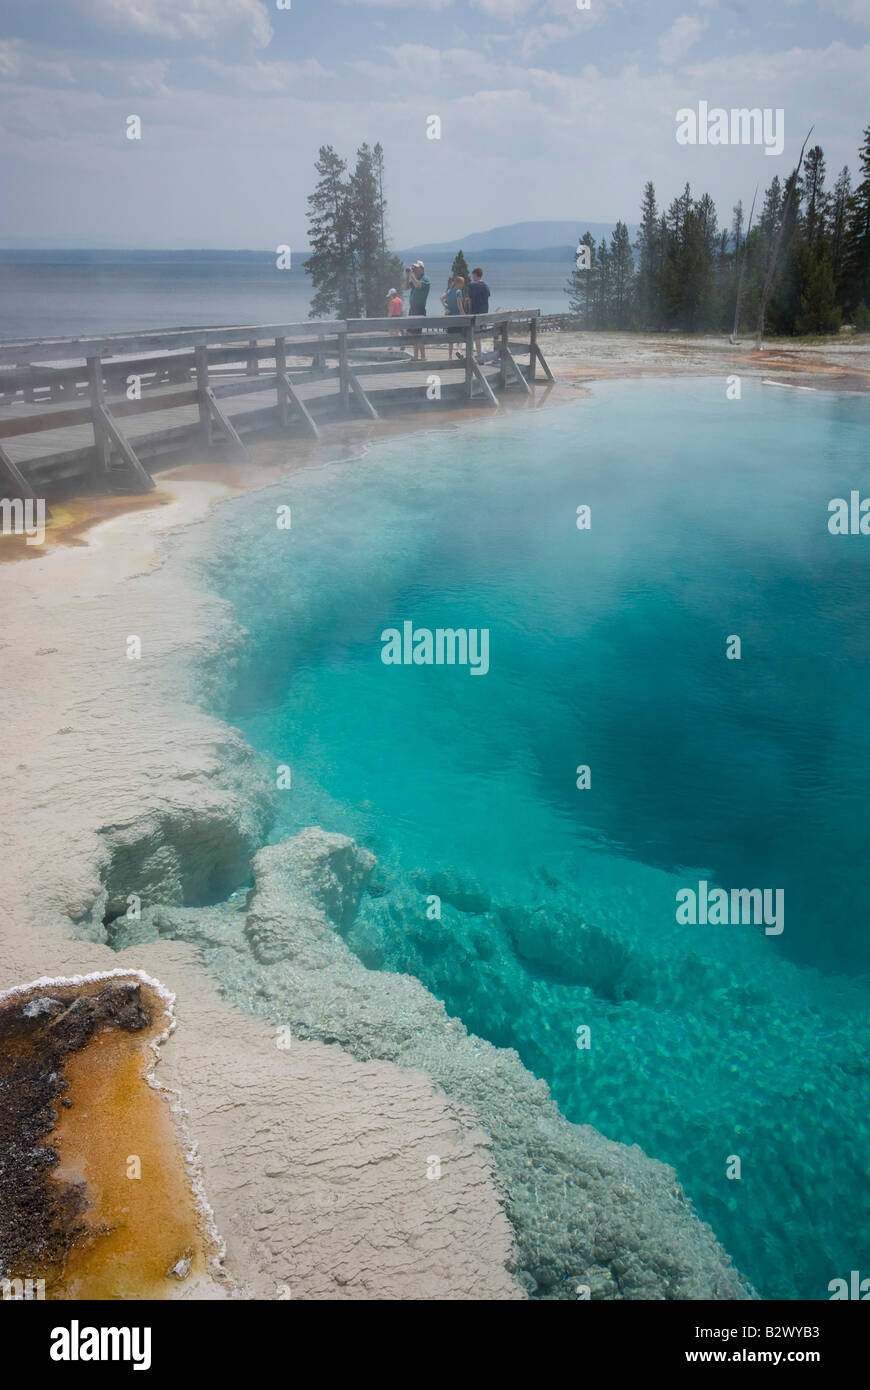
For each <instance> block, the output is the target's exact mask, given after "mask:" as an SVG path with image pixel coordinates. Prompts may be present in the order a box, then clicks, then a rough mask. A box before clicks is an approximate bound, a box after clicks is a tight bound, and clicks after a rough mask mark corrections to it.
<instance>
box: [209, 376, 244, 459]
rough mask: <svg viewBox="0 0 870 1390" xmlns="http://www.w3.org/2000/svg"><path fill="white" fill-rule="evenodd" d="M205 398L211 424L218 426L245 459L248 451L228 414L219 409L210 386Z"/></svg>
mask: <svg viewBox="0 0 870 1390" xmlns="http://www.w3.org/2000/svg"><path fill="white" fill-rule="evenodd" d="M205 399H206V404H207V406H208V410H209V415H210V417H211V422H212V424H217V426H218V428H219V429H220V430H221V431H222V433H223V435H224V438H225V439H228V440H229V441H230V443H231V444H235V446H236V449H237V450H238V452H239V453H240V454H241V456H242V458H245V459H246V458H247V457H248V451H247V449H246V448H245V446H244V444H243V443H242V441H241V439H240V438H239V436H238V434H237V433H236V429H235V426H234V425H233V422H232V420H231V419H230V417H229V415H225V414H224V412H223V411H222V410H221V408H220V406H219V405H218V402H217V398H216V396H215V393H214V391H213V390H212V389H211V387H210V386H208V387H206V392H205Z"/></svg>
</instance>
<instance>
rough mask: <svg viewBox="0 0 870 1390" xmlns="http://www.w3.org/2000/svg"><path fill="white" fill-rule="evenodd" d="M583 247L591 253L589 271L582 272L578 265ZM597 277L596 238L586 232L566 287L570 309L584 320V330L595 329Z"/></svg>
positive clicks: (578, 248)
mask: <svg viewBox="0 0 870 1390" xmlns="http://www.w3.org/2000/svg"><path fill="white" fill-rule="evenodd" d="M583 247H585V249H586V251H587V252H588V253H589V254H588V257H587V258H586V259H588V262H589V265H588V269H585V270H581V268H580V266H579V265H578V264H577V262H578V261H579V260H580V254H579V253H580V250H581V248H583ZM597 276H598V262H597V260H596V256H595V238H594V237H593V236H592V234H591V232H584V233H583V235H582V237H581V238H580V244H579V245H578V247H577V255H576V256H575V258H574V269H573V271H572V272H571V277H570V279H569V281H568V283H567V285H566V286H565V293H566V294H568V295H569V296H570V298H569V300H568V307H569V309H570V310H571V313H572V314H577V315H578V316H579V317H580V318H582V320H583V327H584V328H592V327H594V323H595V301H596V283H595V282H596V279H597Z"/></svg>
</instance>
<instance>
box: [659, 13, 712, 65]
mask: <svg viewBox="0 0 870 1390" xmlns="http://www.w3.org/2000/svg"><path fill="white" fill-rule="evenodd" d="M707 23H708V21H707V20H706V19H698V18H697V16H696V15H690V14H684V15H680V17H679V19H675V20H674V22H673V24H672V25H671V27H670V29H668V30H667V31H666V32H665V33H664V34H662V36H661V38H660V39H659V42H658V49H659V57H660V58H661V60H662V62H663V63H677V62H679V60H680V59H681V58H685V56H686V54H687V53H688V51H689V49H690V48H693V47H694V46H695V44H696V43H697V42H698V40H699V38H700V37H701V35H702V34H703V32H704V30H705V29H706V28H707Z"/></svg>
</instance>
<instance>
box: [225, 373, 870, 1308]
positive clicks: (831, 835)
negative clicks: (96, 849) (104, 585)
mask: <svg viewBox="0 0 870 1390" xmlns="http://www.w3.org/2000/svg"><path fill="white" fill-rule="evenodd" d="M868 425H870V402H868V401H867V400H866V399H862V398H857V397H853V396H845V395H837V394H833V393H822V392H819V393H817V394H812V393H803V392H793V391H784V390H783V391H778V390H775V389H772V388H766V387H763V386H762V385H760V384H754V383H746V382H744V398H743V400H742V401H741V402H728V401H726V399H725V391H724V382H723V381H722V380H719V379H717V380H715V381H712V380H694V381H689V382H686V381H681V382H669V381H653V382H630V383H629V382H624V383H623V382H620V383H609V384H602V385H599V386H596V388H595V390H594V394H593V395H591V396H590V397H589V398H587V399H584V400H583V401H581V402H578V403H577V404H576V405H573V406H566V407H564V408H559V409H553V410H548V411H543V412H542V411H537V412H531V411H525V412H518V413H505V414H503V415H502V416H501V417H500V418H488V419H484V420H474V421H470V422H469V423H468V425H466V426H462V427H461V428H457V429H455V430H452V429H451V430H440V431H437V432H432V433H430V434H426V435H425V436H419V435H418V436H415V437H414V438H412V439H407V438H406V439H399V440H396V441H392V442H388V443H384V444H379V445H378V446H377V448H376V449H375V450H374V451H373V452H372V453H370V454H369V455H368V456H366V457H365V458H364V459H361V460H356V461H354V462H352V463H349V464H343V465H339V466H332V467H329V468H325V469H320V470H312V471H308V472H305V473H302V474H297V475H295V476H293V477H292V478H288V479H287V481H286V482H285V483H283V484H282V485H281V486H280V487H279V488H277V489H270V490H269V491H268V492H264V493H260V494H257V495H256V496H249V497H247V498H245V499H243V500H241V501H238V502H235V503H233V504H232V506H231V507H229V508H227V509H224V510H223V511H222V512H219V513H218V515H217V516H216V519H215V521H214V522H213V523H212V526H211V529H210V534H209V537H208V546H207V552H208V559H207V561H206V562H205V563H206V564H207V567H208V571H209V575H210V579H211V582H212V583H213V584H215V585H216V586H217V587H218V588H219V589H220V591H221V592H222V593H223V594H224V595H226V596H227V597H228V598H230V599H231V600H232V602H233V603H234V604H235V606H236V608H237V611H238V614H239V617H240V619H241V621H242V623H243V624H244V625H245V627H247V628H248V629H249V631H250V644H249V651H248V658H247V660H246V662H245V664H244V667H243V669H242V670H241V671H240V672H237V673H236V675H237V683H236V687H235V695H234V699H233V705H232V708H231V711H230V714H231V718H232V720H233V722H234V723H236V724H237V725H238V726H239V727H240V728H241V729H242V730H243V731H244V733H245V734H246V736H247V738H248V739H249V741H250V742H251V743H252V744H253V745H254V746H255V747H257V748H258V749H260V750H262V751H264V752H265V753H267V754H268V755H269V757H270V758H273V759H274V761H275V763H276V764H278V763H289V764H290V765H291V766H292V769H293V788H292V790H291V791H288V792H285V793H283V799H282V807H283V809H282V812H281V819H280V823H279V824H278V825H277V826H276V828H275V832H274V834H275V838H279V837H281V836H283V835H285V834H287V833H289V832H291V831H293V830H295V829H297V828H299V827H300V826H302V825H304V824H310V823H319V824H322V825H324V826H325V827H327V828H329V829H333V830H341V831H344V832H347V833H349V834H351V835H353V836H355V837H356V838H357V839H359V840H360V841H361V842H362V843H364V844H366V845H368V846H369V847H370V848H371V849H373V850H374V852H375V853H376V854H377V856H378V859H379V869H378V871H377V874H378V877H377V881H376V884H375V890H376V894H375V895H374V896H371V897H368V898H366V899H365V900H364V903H363V907H362V909H361V912H360V915H359V918H358V921H357V922H356V924H355V925H354V927H353V928H352V929H351V930H350V932H349V935H348V940H349V942H350V944H351V945H352V947H353V948H354V949H355V950H356V951H357V952H358V954H359V955H360V957H361V958H362V959H363V961H364V962H365V963H366V964H367V965H369V966H370V967H371V968H381V969H389V970H401V971H408V972H409V973H412V974H414V975H415V976H417V977H418V978H419V979H421V980H422V981H423V982H424V983H425V984H426V985H427V986H428V987H429V988H430V989H431V990H432V991H433V992H434V993H435V994H436V995H438V996H439V997H440V998H442V999H444V1000H445V1002H446V1004H447V1006H448V1009H449V1010H450V1011H451V1012H452V1013H454V1014H456V1015H458V1016H459V1017H461V1018H462V1020H463V1022H464V1023H465V1024H466V1025H467V1026H468V1027H469V1028H470V1029H472V1030H473V1031H475V1032H478V1033H480V1034H481V1035H483V1036H484V1037H486V1038H488V1039H490V1040H491V1041H493V1042H495V1043H497V1044H502V1045H508V1046H511V1047H515V1048H516V1049H517V1050H518V1052H519V1053H520V1055H521V1057H522V1058H523V1060H524V1062H525V1063H526V1064H527V1066H528V1067H530V1068H531V1069H532V1070H533V1071H534V1072H535V1073H536V1074H537V1075H539V1076H541V1077H544V1078H545V1079H546V1080H547V1081H548V1082H549V1083H550V1085H551V1086H552V1089H553V1093H554V1095H555V1097H556V1099H557V1100H558V1102H559V1104H560V1106H561V1107H562V1109H563V1111H564V1113H565V1114H566V1115H567V1116H568V1117H569V1118H570V1119H573V1120H575V1121H578V1122H588V1123H591V1124H594V1125H596V1126H597V1127H598V1128H599V1129H601V1130H602V1131H603V1132H604V1133H605V1134H607V1135H608V1136H609V1137H611V1138H613V1139H618V1140H621V1141H624V1142H626V1143H638V1144H640V1145H641V1146H642V1147H643V1148H644V1149H645V1151H646V1152H647V1153H649V1154H651V1155H653V1156H655V1157H658V1158H661V1159H664V1160H666V1161H668V1162H670V1163H672V1164H673V1165H674V1166H675V1167H676V1169H677V1172H678V1174H679V1177H680V1179H681V1181H682V1182H683V1184H684V1186H685V1187H686V1189H687V1191H688V1192H689V1194H690V1195H691V1197H692V1198H693V1200H694V1201H695V1204H696V1207H697V1209H698V1211H699V1213H700V1214H701V1215H702V1216H703V1217H704V1218H705V1219H707V1220H708V1221H710V1223H711V1224H712V1226H713V1228H714V1230H715V1231H716V1233H717V1235H718V1236H719V1237H720V1239H721V1240H722V1242H723V1243H724V1245H725V1246H726V1248H727V1249H728V1250H729V1252H730V1253H731V1254H732V1255H733V1257H734V1258H735V1260H736V1262H737V1263H738V1266H739V1267H740V1269H741V1270H742V1272H743V1273H745V1274H746V1275H747V1276H748V1277H749V1278H750V1279H751V1280H752V1281H753V1282H754V1283H755V1284H756V1286H757V1287H758V1289H759V1290H760V1292H761V1293H762V1295H763V1296H765V1297H771V1298H773V1297H786V1298H796V1297H806V1298H827V1297H828V1292H827V1285H828V1282H829V1280H831V1279H832V1278H835V1277H838V1276H840V1275H848V1271H849V1270H850V1269H853V1268H862V1269H864V1273H870V1258H868V1255H870V1252H868V1240H867V1235H868V1197H870V1106H868V1100H870V1096H868V1082H870V1054H868V1046H867V1044H868V1031H870V1028H868V1011H867V1004H868V999H870V972H868V965H870V937H868V931H867V914H866V906H865V900H864V893H863V889H864V885H865V882H866V879H867V872H868V868H867V866H868V840H870V786H868V776H867V769H868V764H870V736H868V727H870V722H868V718H867V709H868V693H870V637H868V634H870V583H868V580H870V537H861V536H846V537H834V536H831V535H830V534H829V533H828V530H827V519H828V511H827V507H828V502H829V500H830V499H831V498H832V497H835V496H846V497H848V495H849V492H850V490H851V489H853V488H859V489H861V491H862V495H870V466H868V451H867V439H868ZM281 502H286V503H289V504H290V505H291V506H292V508H293V526H292V531H290V532H287V531H279V530H278V529H277V527H276V525H275V507H276V505H277V504H278V503H281ZM581 503H586V504H588V505H589V506H590V507H591V509H592V526H591V530H589V531H578V529H577V527H576V524H575V516H576V509H577V507H578V505H579V504H581ZM404 620H411V621H413V623H414V624H415V626H416V627H428V628H431V629H435V628H438V627H453V628H463V627H464V628H488V629H489V631H490V670H489V673H488V674H487V675H486V676H481V677H472V676H471V675H470V674H469V672H468V670H467V669H464V668H462V667H448V666H443V667H436V666H414V665H411V666H386V665H384V664H383V662H382V661H381V640H380V637H381V632H382V630H383V629H385V628H388V627H401V625H402V622H403V621H404ZM732 634H737V635H739V636H740V637H741V639H742V659H741V660H740V661H729V660H727V659H726V655H725V652H726V638H727V637H728V636H730V635H732ZM581 763H582V764H588V765H589V766H590V768H591V773H592V786H591V789H590V790H587V791H580V790H578V789H577V788H576V785H575V768H576V767H577V765H578V764H581ZM700 878H706V879H708V880H709V881H710V883H711V886H712V885H713V884H719V885H722V886H724V887H726V888H736V887H747V888H753V887H760V888H765V887H767V888H782V889H784V892H785V899H784V902H785V930H784V932H783V934H782V935H781V936H767V935H765V934H764V933H763V932H762V931H761V930H760V929H759V928H756V927H752V926H749V925H739V924H737V925H729V926H709V925H708V926H681V925H678V923H677V922H676V918H675V893H676V890H677V889H679V888H681V887H686V886H695V887H696V886H697V883H698V880H699V879H700ZM430 894H438V895H439V896H441V897H442V899H443V906H442V918H441V920H440V921H433V920H427V916H426V908H427V900H428V896H429V895H430ZM582 1024H586V1025H589V1026H590V1028H591V1032H592V1047H591V1049H589V1050H582V1051H581V1050H579V1049H578V1047H577V1046H576V1030H577V1028H578V1026H579V1025H582ZM730 1155H737V1156H738V1157H740V1159H741V1163H742V1177H741V1178H740V1180H739V1181H737V1180H729V1179H728V1178H726V1164H727V1161H728V1158H729V1156H730ZM862 1262H863V1263H862ZM865 1266H866V1268H864V1267H865Z"/></svg>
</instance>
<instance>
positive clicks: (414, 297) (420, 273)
mask: <svg viewBox="0 0 870 1390" xmlns="http://www.w3.org/2000/svg"><path fill="white" fill-rule="evenodd" d="M406 278H407V282H408V289H409V290H410V291H411V298H410V302H409V304H408V317H409V318H423V317H425V315H426V300H427V299H428V298H429V278H428V276H427V275H426V267H425V266H424V265H423V262H422V261H415V262H414V264H413V265H412V266H410V267H409V268H408V270H407V271H406ZM408 332H409V333H413V334H414V335H415V337H419V338H420V342H419V343H415V344H414V360H415V361H420V362H425V361H426V349H425V347H424V346H423V342H422V336H423V330H422V328H410V329H409V330H408Z"/></svg>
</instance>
